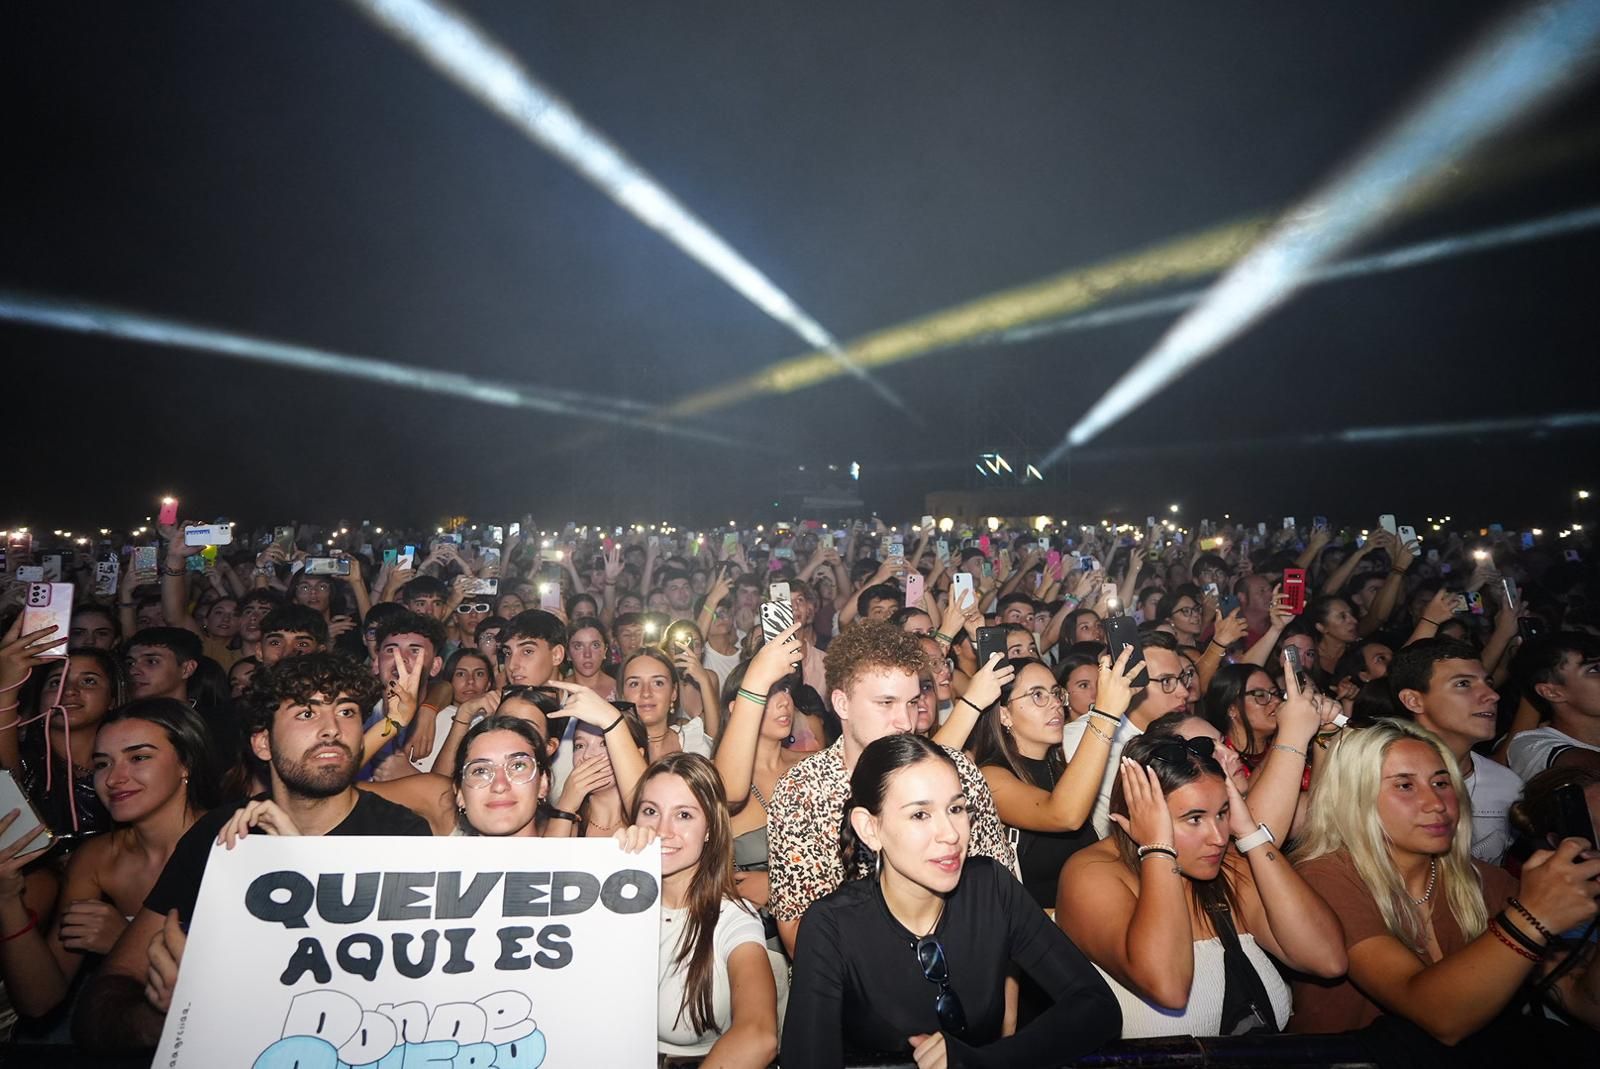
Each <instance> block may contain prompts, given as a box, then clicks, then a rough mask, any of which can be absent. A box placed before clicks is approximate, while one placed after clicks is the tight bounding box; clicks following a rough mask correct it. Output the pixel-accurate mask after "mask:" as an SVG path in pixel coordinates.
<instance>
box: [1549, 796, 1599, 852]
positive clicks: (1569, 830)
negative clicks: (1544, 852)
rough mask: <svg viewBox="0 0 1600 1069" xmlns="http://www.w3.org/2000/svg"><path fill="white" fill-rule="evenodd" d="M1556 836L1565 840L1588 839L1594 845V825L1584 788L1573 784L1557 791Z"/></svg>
mask: <svg viewBox="0 0 1600 1069" xmlns="http://www.w3.org/2000/svg"><path fill="white" fill-rule="evenodd" d="M1555 802H1556V835H1558V836H1559V837H1561V838H1563V839H1586V840H1588V842H1589V845H1591V846H1593V845H1594V841H1595V839H1594V823H1593V821H1591V820H1590V819H1589V803H1588V801H1587V800H1585V798H1584V796H1583V788H1582V787H1579V786H1578V785H1576V784H1573V783H1567V784H1563V785H1562V786H1560V787H1557V788H1556V789H1555Z"/></svg>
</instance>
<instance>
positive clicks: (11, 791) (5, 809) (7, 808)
mask: <svg viewBox="0 0 1600 1069" xmlns="http://www.w3.org/2000/svg"><path fill="white" fill-rule="evenodd" d="M13 809H20V810H22V812H20V813H18V814H17V819H16V820H14V821H12V822H11V827H9V828H7V829H6V831H5V834H4V835H0V850H4V849H5V848H7V847H9V846H10V845H11V844H13V843H15V842H16V841H17V840H19V839H21V838H22V837H23V836H24V835H27V834H28V830H29V829H30V828H38V827H40V826H41V825H43V824H44V821H43V820H41V819H40V818H39V811H38V810H37V809H35V808H33V802H32V801H30V800H29V798H28V796H27V795H26V794H24V793H23V791H22V788H21V787H19V786H18V785H17V781H16V780H15V779H14V778H13V777H12V775H11V770H10V769H3V768H0V813H9V812H11V811H12V810H13ZM50 839H51V834H50V829H49V828H48V827H43V828H41V830H40V831H39V833H38V834H37V835H29V836H28V845H27V846H25V847H23V849H22V851H21V852H22V853H24V854H27V853H32V852H33V851H35V850H40V849H43V848H44V847H46V846H49V845H50Z"/></svg>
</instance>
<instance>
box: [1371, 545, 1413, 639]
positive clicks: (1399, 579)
mask: <svg viewBox="0 0 1600 1069" xmlns="http://www.w3.org/2000/svg"><path fill="white" fill-rule="evenodd" d="M1388 533H1389V532H1387V531H1385V532H1383V534H1384V535H1386V536H1387V535H1388ZM1386 541H1389V542H1391V543H1392V548H1391V549H1390V554H1391V556H1390V561H1389V575H1388V577H1387V578H1385V579H1384V581H1383V585H1382V586H1381V587H1379V588H1378V593H1377V596H1375V597H1374V598H1373V599H1372V611H1371V612H1369V613H1367V614H1366V615H1365V616H1363V617H1362V618H1361V624H1360V632H1361V637H1362V638H1366V637H1367V636H1368V635H1371V634H1374V633H1375V632H1376V631H1377V630H1378V628H1380V627H1382V626H1383V625H1384V624H1385V623H1386V622H1387V621H1388V619H1389V616H1390V614H1391V613H1393V612H1394V607H1395V605H1396V604H1398V603H1399V601H1400V593H1401V591H1403V590H1404V589H1405V585H1406V572H1407V571H1408V570H1409V569H1410V567H1411V562H1412V561H1413V560H1415V559H1416V556H1415V554H1414V553H1413V552H1412V549H1413V547H1414V545H1415V543H1413V545H1411V546H1406V545H1401V544H1400V540H1399V539H1398V538H1388V539H1386Z"/></svg>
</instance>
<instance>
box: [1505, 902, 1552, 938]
mask: <svg viewBox="0 0 1600 1069" xmlns="http://www.w3.org/2000/svg"><path fill="white" fill-rule="evenodd" d="M1506 905H1508V906H1510V907H1511V908H1512V909H1514V910H1516V911H1517V912H1518V913H1520V914H1522V915H1523V916H1524V917H1526V918H1527V920H1528V923H1529V924H1531V925H1533V930H1534V931H1536V932H1538V933H1539V934H1540V935H1542V936H1544V937H1545V938H1546V939H1554V938H1555V937H1556V936H1555V933H1554V932H1552V931H1551V930H1550V929H1548V928H1546V927H1545V926H1544V925H1542V924H1540V923H1539V918H1538V917H1535V916H1534V915H1533V914H1532V913H1529V912H1528V907H1527V906H1525V905H1523V904H1522V903H1521V902H1518V901H1517V900H1516V899H1515V898H1508V899H1506Z"/></svg>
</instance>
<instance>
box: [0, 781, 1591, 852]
mask: <svg viewBox="0 0 1600 1069" xmlns="http://www.w3.org/2000/svg"><path fill="white" fill-rule="evenodd" d="M1551 794H1552V796H1553V798H1554V801H1555V804H1556V827H1555V832H1556V835H1557V837H1558V838H1561V839H1582V840H1584V841H1585V842H1587V843H1588V844H1589V845H1590V846H1591V847H1592V846H1593V845H1594V844H1595V837H1594V821H1593V820H1591V819H1590V818H1589V802H1588V800H1587V799H1585V798H1584V796H1583V788H1582V787H1581V786H1579V785H1578V784H1576V783H1563V784H1562V785H1561V786H1559V787H1557V788H1556V789H1555V790H1554V791H1552V792H1551ZM5 804H8V803H5ZM13 827H15V825H13Z"/></svg>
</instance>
